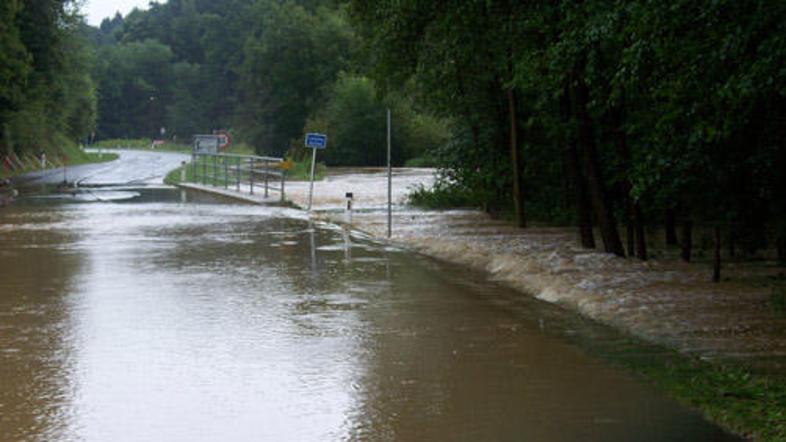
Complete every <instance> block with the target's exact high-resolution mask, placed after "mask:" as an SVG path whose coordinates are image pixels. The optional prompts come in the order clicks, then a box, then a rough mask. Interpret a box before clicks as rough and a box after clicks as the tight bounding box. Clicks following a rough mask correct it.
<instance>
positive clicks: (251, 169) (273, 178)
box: [191, 152, 287, 201]
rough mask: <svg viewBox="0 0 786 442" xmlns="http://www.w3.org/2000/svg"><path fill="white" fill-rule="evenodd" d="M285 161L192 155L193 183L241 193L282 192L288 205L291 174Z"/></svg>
mask: <svg viewBox="0 0 786 442" xmlns="http://www.w3.org/2000/svg"><path fill="white" fill-rule="evenodd" d="M283 166H284V159H283V158H276V157H265V156H257V155H238V154H228V153H197V152H194V153H192V158H191V181H192V182H193V183H195V184H203V185H211V186H216V187H224V188H225V189H230V188H234V189H235V190H236V191H238V192H246V191H247V192H249V193H250V194H252V195H254V194H256V193H261V194H263V195H264V196H265V198H267V197H268V195H269V194H270V192H278V193H279V194H280V197H281V201H284V198H285V197H284V195H285V186H286V177H287V172H286V170H285V169H284V167H283Z"/></svg>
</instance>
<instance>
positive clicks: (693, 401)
mask: <svg viewBox="0 0 786 442" xmlns="http://www.w3.org/2000/svg"><path fill="white" fill-rule="evenodd" d="M565 338H566V339H567V340H568V341H570V342H573V343H575V344H576V345H578V346H580V347H582V348H584V349H585V350H586V351H588V352H589V353H591V354H594V355H597V356H600V357H602V358H603V359H606V360H607V361H609V362H610V363H612V364H614V365H618V366H621V367H622V368H624V369H626V370H628V371H630V372H632V373H634V374H636V375H638V376H639V377H641V378H643V379H644V380H645V381H648V382H650V383H652V384H653V385H654V386H655V387H656V388H657V389H659V390H660V391H661V392H663V393H664V394H665V395H667V396H670V397H672V398H673V399H675V400H677V401H678V402H680V403H682V404H683V405H685V406H687V407H690V408H693V409H695V410H698V411H699V412H701V413H702V414H703V415H704V417H705V418H706V419H707V420H709V421H712V422H715V423H716V424H717V425H719V426H721V427H723V428H725V429H726V430H728V431H729V432H731V433H734V434H737V435H740V436H743V437H745V438H748V439H751V440H755V441H786V375H781V374H779V375H768V374H765V373H762V372H755V371H752V370H749V369H747V368H745V367H742V366H740V365H739V363H737V362H734V361H723V362H721V361H706V360H702V359H699V358H697V357H694V356H689V355H685V354H682V353H679V352H677V351H674V350H670V349H668V348H665V347H662V346H659V345H655V344H648V343H644V342H642V341H641V340H639V339H636V338H632V337H628V338H622V339H610V340H606V339H603V338H600V339H595V338H592V337H590V336H584V335H582V334H575V335H570V336H565Z"/></svg>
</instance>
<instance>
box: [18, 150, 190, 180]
mask: <svg viewBox="0 0 786 442" xmlns="http://www.w3.org/2000/svg"><path fill="white" fill-rule="evenodd" d="M112 153H116V154H118V155H119V158H118V159H117V160H114V161H110V162H107V163H99V164H83V165H80V166H73V167H68V168H65V170H64V169H63V168H59V169H49V170H44V171H41V172H34V173H30V174H27V175H24V176H22V177H18V178H16V179H15V180H14V184H16V185H17V186H28V185H39V184H58V183H61V182H63V181H64V180H65V181H68V182H69V183H74V182H76V183H77V184H78V185H80V186H111V185H138V184H142V185H144V184H161V183H163V181H164V177H165V176H166V174H167V173H168V172H169V171H171V170H172V169H175V168H177V167H178V166H180V164H181V162H183V161H187V160H188V159H189V156H188V155H187V154H182V153H174V152H147V151H138V150H112Z"/></svg>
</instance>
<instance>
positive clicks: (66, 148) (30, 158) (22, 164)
mask: <svg viewBox="0 0 786 442" xmlns="http://www.w3.org/2000/svg"><path fill="white" fill-rule="evenodd" d="M43 152H44V153H45V154H46V163H47V164H46V169H50V170H51V169H56V168H60V167H63V166H64V165H65V166H78V165H80V164H89V163H102V162H106V161H112V160H116V159H117V154H114V153H104V154H103V155H99V154H97V153H88V152H85V151H83V150H82V149H80V148H79V146H77V145H76V144H73V143H67V144H64V145H62V146H59V147H56V148H55V147H50V148H45V149H43ZM39 153H40V151H35V152H28V153H26V154H21V155H18V156H17V157H16V158H13V159H11V166H10V167H6V166H3V165H0V178H12V177H16V176H21V175H24V174H27V173H32V172H38V171H41V162H40V159H39V157H38V155H39ZM3 157H4V156H3ZM0 160H4V158H2V157H0Z"/></svg>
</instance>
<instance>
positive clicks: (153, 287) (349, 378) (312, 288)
mask: <svg viewBox="0 0 786 442" xmlns="http://www.w3.org/2000/svg"><path fill="white" fill-rule="evenodd" d="M126 192H128V191H127V190H126ZM130 198H131V199H129V200H127V201H125V202H106V199H102V198H98V199H96V200H95V202H92V203H85V202H82V203H76V202H75V203H69V204H64V203H58V202H57V199H47V200H28V201H25V200H24V199H23V200H21V201H20V202H19V204H17V205H15V206H13V207H10V208H6V209H3V210H2V211H0V440H3V441H15V440H40V441H71V440H74V441H76V440H80V441H81V440H87V441H198V440H215V441H218V440H232V441H239V440H248V441H258V440H272V441H284V440H292V441H308V440H347V439H349V440H375V441H377V440H381V441H386V440H397V441H432V440H451V441H455V440H467V441H485V440H495V441H502V440H511V441H514V440H515V441H520V440H526V441H576V440H597V441H631V440H636V441H678V440H685V441H702V440H712V441H716V440H734V438H733V437H731V436H729V435H727V434H725V433H723V432H722V431H721V430H720V429H718V428H717V427H714V426H713V425H711V424H709V423H707V422H706V421H704V420H703V419H702V418H701V417H700V416H699V415H697V414H696V413H694V412H692V411H689V410H687V409H685V408H683V407H681V406H679V405H678V404H676V403H675V402H673V401H671V400H668V399H666V398H664V397H662V396H661V395H660V394H659V393H657V392H656V391H655V390H654V389H653V388H651V387H650V386H648V385H646V384H645V383H642V382H641V381H639V380H637V379H635V378H633V377H631V376H630V375H628V374H627V373H625V372H624V371H622V370H620V369H618V368H616V367H613V366H611V365H609V364H608V363H607V362H605V361H604V360H602V359H600V358H597V357H595V356H593V355H592V354H591V352H589V353H588V352H587V351H586V350H585V349H583V348H582V347H581V346H578V345H576V344H575V342H573V341H571V340H570V339H566V336H571V335H574V334H577V333H578V334H582V335H584V336H590V337H591V338H592V339H605V340H614V339H618V338H619V336H617V335H615V334H614V332H612V331H610V330H608V329H606V328H603V327H601V326H598V325H593V324H590V323H587V322H586V321H583V320H579V319H577V318H576V317H575V316H573V315H572V314H570V313H568V312H565V311H562V310H560V309H559V308H557V307H554V306H551V305H548V304H546V303H543V302H541V301H537V300H533V299H527V298H523V297H522V296H521V295H519V294H517V293H516V292H513V291H511V290H508V289H505V288H503V287H501V286H499V285H497V284H494V283H493V282H489V281H486V280H485V279H484V278H483V277H482V276H480V275H477V274H473V273H469V272H467V271H466V270H464V269H462V268H459V267H452V266H449V265H445V264H442V263H438V262H435V261H433V260H431V259H428V258H425V257H422V256H419V255H416V254H413V253H411V252H407V251H404V250H399V249H394V248H390V247H387V246H385V245H383V244H378V243H375V242H373V241H370V240H367V239H363V238H358V237H348V235H347V234H346V233H345V232H344V231H342V230H340V229H338V228H335V227H332V226H330V225H327V224H311V223H310V222H309V221H308V220H307V219H306V218H305V217H304V215H303V214H302V213H301V212H298V211H294V210H288V209H273V208H257V207H248V206H235V205H218V204H201V203H200V204H196V203H180V202H179V197H178V196H177V195H176V194H168V193H167V191H164V190H160V189H159V190H157V191H155V192H151V191H149V190H145V189H141V190H138V191H135V192H133V194H132V195H131V196H130ZM73 201H87V199H74V200H73ZM118 201H119V199H118Z"/></svg>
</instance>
